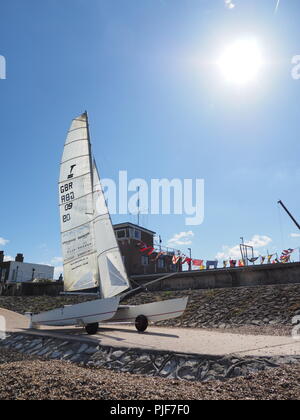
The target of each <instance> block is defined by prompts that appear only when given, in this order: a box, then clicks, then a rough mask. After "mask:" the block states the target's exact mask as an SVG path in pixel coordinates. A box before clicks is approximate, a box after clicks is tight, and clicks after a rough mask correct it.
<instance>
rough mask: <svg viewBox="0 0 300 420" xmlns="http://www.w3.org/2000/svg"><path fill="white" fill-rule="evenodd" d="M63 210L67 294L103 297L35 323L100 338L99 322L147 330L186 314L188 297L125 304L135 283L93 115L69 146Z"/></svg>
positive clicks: (75, 130) (77, 127)
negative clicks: (103, 173) (108, 197)
mask: <svg viewBox="0 0 300 420" xmlns="http://www.w3.org/2000/svg"><path fill="white" fill-rule="evenodd" d="M59 206H60V217H61V240H62V253H63V261H64V288H65V292H67V293H74V292H76V293H77V294H78V293H79V294H84V293H86V292H87V291H92V290H94V291H95V292H96V293H97V294H99V299H96V300H93V301H90V302H85V303H80V304H77V305H71V306H65V307H63V308H60V309H55V310H53V311H48V312H44V313H41V314H27V315H28V316H29V317H30V320H31V324H32V325H33V326H34V325H48V326H72V325H77V326H84V327H85V329H86V331H87V332H88V333H89V334H95V333H96V332H97V330H98V327H99V322H107V321H110V322H133V323H135V325H136V328H137V329H138V331H145V330H146V328H147V326H148V322H149V321H160V320H165V319H170V318H176V317H179V316H181V315H182V314H183V312H184V311H185V308H186V305H187V300H188V299H187V298H182V299H173V300H168V301H163V302H154V303H150V304H145V305H138V306H124V305H120V300H121V298H122V297H124V295H125V292H126V291H127V290H129V289H130V282H129V279H128V276H127V273H126V270H125V267H124V264H123V259H122V256H121V253H120V250H119V246H118V242H117V239H116V236H115V232H114V229H113V226H112V222H111V218H110V214H109V211H108V208H107V205H106V201H105V197H104V194H103V191H102V187H101V182H100V178H99V174H98V171H97V167H96V163H95V161H94V159H93V155H92V148H91V142H90V135H89V123H88V115H87V113H84V114H82V115H81V116H79V117H78V118H75V119H74V120H73V122H72V125H71V127H70V130H69V132H68V135H67V140H66V143H65V147H64V152H63V157H62V162H61V169H60V179H59Z"/></svg>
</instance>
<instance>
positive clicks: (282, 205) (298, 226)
mask: <svg viewBox="0 0 300 420" xmlns="http://www.w3.org/2000/svg"><path fill="white" fill-rule="evenodd" d="M278 204H280V205H281V207H282V208H283V209H284V210H285V211H286V212H287V214H288V215H289V216H290V218H291V219H292V221H293V222H294V223H295V225H296V226H297V228H298V229H299V230H300V225H299V223H298V222H297V220H296V219H295V218H294V217H293V215H292V214H291V213H290V212H289V211H288V209H287V208H286V207H285V205H284V204H283V202H282V201H281V200H279V201H278Z"/></svg>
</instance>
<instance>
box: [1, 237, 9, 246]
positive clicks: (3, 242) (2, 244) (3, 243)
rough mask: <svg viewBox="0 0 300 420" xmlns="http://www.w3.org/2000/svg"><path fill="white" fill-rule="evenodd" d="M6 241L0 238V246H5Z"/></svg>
mask: <svg viewBox="0 0 300 420" xmlns="http://www.w3.org/2000/svg"><path fill="white" fill-rule="evenodd" d="M8 242H9V241H8V240H7V239H4V238H0V246H5V245H6V244H8Z"/></svg>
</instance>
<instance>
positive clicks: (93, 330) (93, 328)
mask: <svg viewBox="0 0 300 420" xmlns="http://www.w3.org/2000/svg"><path fill="white" fill-rule="evenodd" d="M98 329H99V324H98V323H97V322H96V323H95V324H88V325H86V326H85V331H86V332H87V333H88V335H94V334H97V332H98Z"/></svg>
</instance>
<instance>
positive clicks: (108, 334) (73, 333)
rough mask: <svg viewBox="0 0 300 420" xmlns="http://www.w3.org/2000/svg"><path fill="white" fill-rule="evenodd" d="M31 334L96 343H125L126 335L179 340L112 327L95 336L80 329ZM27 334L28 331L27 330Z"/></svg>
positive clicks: (101, 330)
mask: <svg viewBox="0 0 300 420" xmlns="http://www.w3.org/2000/svg"><path fill="white" fill-rule="evenodd" d="M29 331H31V332H33V333H35V334H36V335H43V334H45V335H49V336H51V335H52V336H56V337H57V338H59V336H61V338H67V336H70V337H74V338H75V337H76V338H77V339H78V338H80V339H85V340H87V339H88V340H89V341H97V342H98V343H99V341H101V340H103V339H105V338H109V339H111V340H114V341H119V342H122V341H126V340H128V335H130V336H131V338H133V337H134V336H136V335H145V336H153V337H166V338H179V336H178V335H175V334H167V333H162V332H161V333H160V332H151V330H149V331H145V332H143V333H142V332H139V331H136V330H134V329H129V328H126V329H125V328H112V327H103V328H102V327H101V326H100V327H99V331H98V332H97V334H95V335H88V334H87V333H86V332H85V331H84V329H81V328H49V329H48V328H47V329H46V328H42V329H38V330H29ZM114 331H115V332H116V333H125V334H126V336H127V337H120V336H118V335H115V334H113V332H114ZM27 332H28V330H27Z"/></svg>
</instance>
